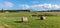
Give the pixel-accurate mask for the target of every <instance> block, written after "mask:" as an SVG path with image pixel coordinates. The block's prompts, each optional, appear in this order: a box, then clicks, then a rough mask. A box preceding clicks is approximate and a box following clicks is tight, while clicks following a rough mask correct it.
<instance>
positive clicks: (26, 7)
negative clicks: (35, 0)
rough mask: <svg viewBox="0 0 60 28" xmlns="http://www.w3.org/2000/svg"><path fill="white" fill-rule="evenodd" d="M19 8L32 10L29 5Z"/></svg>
mask: <svg viewBox="0 0 60 28" xmlns="http://www.w3.org/2000/svg"><path fill="white" fill-rule="evenodd" d="M19 6H20V7H21V8H22V9H29V8H30V6H29V5H27V4H20V5H19Z"/></svg>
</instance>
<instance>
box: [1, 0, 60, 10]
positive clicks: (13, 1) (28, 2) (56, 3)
mask: <svg viewBox="0 0 60 28" xmlns="http://www.w3.org/2000/svg"><path fill="white" fill-rule="evenodd" d="M2 8H3V9H5V10H9V9H10V10H19V9H20V10H22V9H29V10H33V11H41V10H54V9H55V10H57V9H60V0H0V9H2Z"/></svg>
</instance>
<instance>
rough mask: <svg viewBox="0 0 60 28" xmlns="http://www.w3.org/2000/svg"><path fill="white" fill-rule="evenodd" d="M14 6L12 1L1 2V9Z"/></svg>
mask: <svg viewBox="0 0 60 28" xmlns="http://www.w3.org/2000/svg"><path fill="white" fill-rule="evenodd" d="M13 6H14V4H13V3H12V2H3V3H0V9H1V8H4V9H8V8H11V7H13Z"/></svg>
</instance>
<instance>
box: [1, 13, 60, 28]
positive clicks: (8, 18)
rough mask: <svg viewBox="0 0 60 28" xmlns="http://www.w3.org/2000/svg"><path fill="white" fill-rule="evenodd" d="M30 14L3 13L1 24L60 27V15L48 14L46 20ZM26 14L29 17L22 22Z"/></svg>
mask: <svg viewBox="0 0 60 28" xmlns="http://www.w3.org/2000/svg"><path fill="white" fill-rule="evenodd" d="M30 14H31V13H29V12H19V13H1V14H0V15H1V17H0V24H3V26H6V25H8V27H7V28H60V16H46V19H45V20H40V17H28V16H29V15H30ZM33 14H34V13H33ZM20 15H21V16H20ZM24 15H26V16H27V17H28V22H26V23H24V22H20V19H21V17H22V16H24ZM5 24H6V25H5Z"/></svg>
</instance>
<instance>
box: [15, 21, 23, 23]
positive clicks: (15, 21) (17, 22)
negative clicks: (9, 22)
mask: <svg viewBox="0 0 60 28" xmlns="http://www.w3.org/2000/svg"><path fill="white" fill-rule="evenodd" d="M14 22H15V23H22V21H14Z"/></svg>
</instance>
